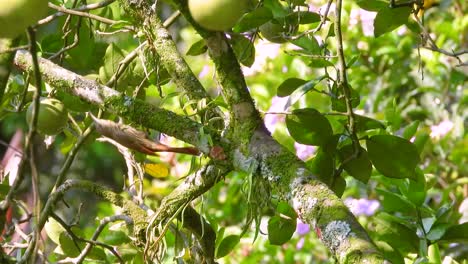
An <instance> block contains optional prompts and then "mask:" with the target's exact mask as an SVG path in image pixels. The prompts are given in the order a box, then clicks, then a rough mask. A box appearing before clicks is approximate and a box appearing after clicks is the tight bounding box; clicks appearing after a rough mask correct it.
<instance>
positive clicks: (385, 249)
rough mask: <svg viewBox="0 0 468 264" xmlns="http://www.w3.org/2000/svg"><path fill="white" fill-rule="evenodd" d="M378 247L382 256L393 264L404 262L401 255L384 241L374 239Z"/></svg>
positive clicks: (403, 263)
mask: <svg viewBox="0 0 468 264" xmlns="http://www.w3.org/2000/svg"><path fill="white" fill-rule="evenodd" d="M375 244H376V246H377V247H378V249H379V250H380V251H381V252H382V253H383V254H384V258H385V259H386V260H389V261H390V263H393V264H405V261H404V258H403V256H402V255H401V254H400V252H398V250H395V249H394V248H393V247H392V246H390V245H389V244H388V243H386V242H384V241H375Z"/></svg>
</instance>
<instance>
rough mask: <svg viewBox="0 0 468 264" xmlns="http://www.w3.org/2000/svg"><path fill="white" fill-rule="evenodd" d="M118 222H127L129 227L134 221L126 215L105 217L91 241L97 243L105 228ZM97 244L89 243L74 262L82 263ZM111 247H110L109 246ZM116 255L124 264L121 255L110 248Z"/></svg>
mask: <svg viewBox="0 0 468 264" xmlns="http://www.w3.org/2000/svg"><path fill="white" fill-rule="evenodd" d="M116 221H125V223H126V224H127V225H132V224H133V220H132V219H131V218H130V217H128V216H126V215H113V216H110V217H104V218H103V219H101V221H100V222H99V226H98V227H97V228H96V230H95V231H94V234H93V236H92V237H91V240H89V241H92V242H96V240H97V239H98V237H99V235H100V234H101V232H102V231H103V230H104V228H105V227H106V226H107V224H109V223H112V222H116ZM94 244H96V243H89V242H88V244H87V245H86V247H85V248H84V249H83V251H81V254H80V255H79V256H78V257H76V258H75V260H74V261H73V263H78V264H79V263H82V262H83V260H84V259H85V257H86V255H87V254H88V253H89V252H90V251H91V249H92V248H93V245H94ZM109 247H110V246H109ZM110 248H111V249H112V251H113V253H114V255H115V256H116V257H117V258H118V259H119V261H120V263H124V260H123V259H122V258H121V257H120V255H119V254H118V253H117V252H116V251H115V250H114V248H112V247H110Z"/></svg>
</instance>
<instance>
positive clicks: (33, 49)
mask: <svg viewBox="0 0 468 264" xmlns="http://www.w3.org/2000/svg"><path fill="white" fill-rule="evenodd" d="M28 38H29V48H30V53H31V54H32V55H31V71H32V73H33V74H34V80H35V84H36V89H35V90H34V95H33V102H32V105H33V111H32V119H31V122H30V123H29V131H28V135H27V136H26V139H25V143H24V150H25V153H29V152H31V151H32V150H31V149H32V148H33V139H34V136H35V135H36V124H37V120H38V116H39V104H40V95H41V92H40V91H41V87H42V77H41V72H40V68H39V62H38V58H37V45H36V37H35V33H34V32H33V30H32V29H31V28H28ZM28 158H29V157H28V155H22V158H21V161H20V163H19V164H18V175H17V177H16V178H15V180H14V181H13V184H12V185H11V188H10V190H9V191H8V194H7V195H6V196H5V199H4V200H3V201H2V202H1V203H0V209H1V210H6V209H7V208H8V207H9V206H10V204H11V199H12V198H13V195H14V194H15V193H16V191H17V190H18V188H19V186H20V184H21V183H22V182H23V179H24V173H23V168H24V163H25V161H26V160H27V159H28Z"/></svg>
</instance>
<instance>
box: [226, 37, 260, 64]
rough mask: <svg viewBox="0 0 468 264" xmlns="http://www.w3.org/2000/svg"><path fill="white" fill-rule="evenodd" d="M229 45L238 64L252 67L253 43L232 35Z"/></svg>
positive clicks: (253, 56)
mask: <svg viewBox="0 0 468 264" xmlns="http://www.w3.org/2000/svg"><path fill="white" fill-rule="evenodd" d="M231 44H232V48H233V49H234V53H235V54H236V57H237V59H238V60H239V62H240V63H242V64H243V65H245V66H247V67H250V66H252V64H253V63H254V61H255V46H254V45H253V43H252V42H251V41H250V40H249V39H248V38H246V37H244V36H242V35H232V38H231Z"/></svg>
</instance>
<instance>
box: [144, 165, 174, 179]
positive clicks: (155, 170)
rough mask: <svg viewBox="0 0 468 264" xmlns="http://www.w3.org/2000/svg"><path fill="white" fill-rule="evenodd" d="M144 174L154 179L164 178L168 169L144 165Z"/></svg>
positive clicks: (161, 166)
mask: <svg viewBox="0 0 468 264" xmlns="http://www.w3.org/2000/svg"><path fill="white" fill-rule="evenodd" d="M145 172H146V173H148V174H149V175H151V176H153V177H154V178H165V177H167V176H168V175H169V169H168V168H167V167H166V165H164V164H158V163H146V164H145Z"/></svg>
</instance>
